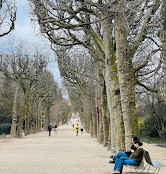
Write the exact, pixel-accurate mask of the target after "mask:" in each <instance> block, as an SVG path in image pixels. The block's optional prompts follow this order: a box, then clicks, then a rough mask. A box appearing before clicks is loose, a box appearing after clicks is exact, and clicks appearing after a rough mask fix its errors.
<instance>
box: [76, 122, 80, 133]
mask: <svg viewBox="0 0 166 174" xmlns="http://www.w3.org/2000/svg"><path fill="white" fill-rule="evenodd" d="M78 132H79V125H78V124H77V126H76V136H78Z"/></svg>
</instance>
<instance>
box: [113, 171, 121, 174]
mask: <svg viewBox="0 0 166 174" xmlns="http://www.w3.org/2000/svg"><path fill="white" fill-rule="evenodd" d="M112 174H120V171H119V170H115V171H113V172H112Z"/></svg>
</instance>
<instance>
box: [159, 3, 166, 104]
mask: <svg viewBox="0 0 166 174" xmlns="http://www.w3.org/2000/svg"><path fill="white" fill-rule="evenodd" d="M160 39H161V42H162V59H163V68H164V85H163V90H162V93H163V95H162V96H163V99H164V103H165V105H166V1H165V0H163V1H162V8H161V30H160Z"/></svg>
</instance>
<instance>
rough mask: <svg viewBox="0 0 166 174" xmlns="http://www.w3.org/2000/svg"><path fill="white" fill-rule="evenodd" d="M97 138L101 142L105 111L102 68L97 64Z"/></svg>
mask: <svg viewBox="0 0 166 174" xmlns="http://www.w3.org/2000/svg"><path fill="white" fill-rule="evenodd" d="M97 70H98V72H97V78H98V85H97V94H96V97H97V139H98V141H99V143H103V140H104V132H103V115H104V114H105V113H106V112H105V108H104V107H103V106H104V103H103V102H104V100H103V88H104V78H103V68H102V66H101V65H100V64H99V65H98V68H97Z"/></svg>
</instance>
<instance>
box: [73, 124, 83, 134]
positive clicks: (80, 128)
mask: <svg viewBox="0 0 166 174" xmlns="http://www.w3.org/2000/svg"><path fill="white" fill-rule="evenodd" d="M72 127H73V129H74V123H73V124H72ZM79 130H81V135H82V134H83V131H84V127H83V125H81V126H79V124H77V125H76V136H78V132H79Z"/></svg>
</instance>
